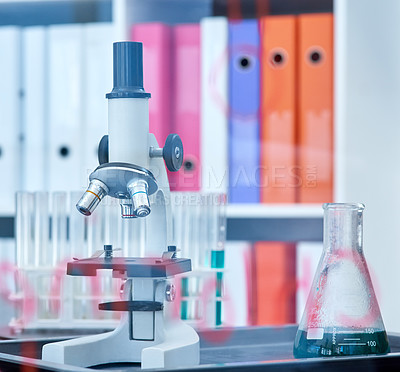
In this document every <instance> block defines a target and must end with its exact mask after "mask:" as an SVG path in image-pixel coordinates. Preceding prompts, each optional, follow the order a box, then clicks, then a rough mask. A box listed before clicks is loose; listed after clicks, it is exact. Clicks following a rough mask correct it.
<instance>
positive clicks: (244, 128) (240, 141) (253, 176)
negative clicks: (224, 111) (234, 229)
mask: <svg viewBox="0 0 400 372" xmlns="http://www.w3.org/2000/svg"><path fill="white" fill-rule="evenodd" d="M259 43H260V37H259V29H258V21H257V20H243V21H231V22H229V107H230V110H229V134H230V141H229V142H230V143H229V201H230V202H231V203H258V202H259V201H260V191H259V184H260V179H259V178H260V176H259V173H260V172H259V171H260V169H259V167H260V135H259V132H260V115H259V107H260V62H259Z"/></svg>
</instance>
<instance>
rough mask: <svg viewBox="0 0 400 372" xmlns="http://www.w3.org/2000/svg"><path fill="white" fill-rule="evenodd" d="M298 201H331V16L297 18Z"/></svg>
mask: <svg viewBox="0 0 400 372" xmlns="http://www.w3.org/2000/svg"><path fill="white" fill-rule="evenodd" d="M297 31H298V40H299V47H298V57H297V60H298V72H299V75H298V81H299V90H298V92H299V95H298V98H299V105H298V125H299V136H298V146H299V147H298V150H299V152H298V156H299V158H298V160H299V169H300V180H301V186H300V187H299V189H298V190H299V193H298V201H299V202H301V203H323V202H331V201H332V200H333V15H332V14H304V15H300V16H299V17H298V28H297Z"/></svg>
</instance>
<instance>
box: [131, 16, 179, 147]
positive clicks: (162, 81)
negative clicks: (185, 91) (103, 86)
mask: <svg viewBox="0 0 400 372" xmlns="http://www.w3.org/2000/svg"><path fill="white" fill-rule="evenodd" d="M131 40H132V41H140V42H142V43H143V66H144V70H143V74H144V77H143V80H144V88H145V90H146V91H147V92H150V93H151V99H150V101H149V121H150V133H153V134H154V135H155V136H156V139H157V142H158V144H159V146H160V147H162V146H164V143H165V140H166V138H167V136H168V134H170V133H171V132H172V130H171V111H172V110H171V106H172V87H171V84H172V78H171V67H172V66H171V64H172V61H171V48H172V36H171V28H170V27H169V26H168V25H164V24H162V23H142V24H136V25H133V26H132V29H131Z"/></svg>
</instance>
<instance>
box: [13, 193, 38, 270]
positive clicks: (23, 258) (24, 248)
mask: <svg viewBox="0 0 400 372" xmlns="http://www.w3.org/2000/svg"><path fill="white" fill-rule="evenodd" d="M16 211H17V214H16V248H17V249H16V263H17V266H18V268H20V269H23V268H27V267H29V266H31V265H32V263H33V262H35V258H34V255H35V251H34V239H33V234H32V233H33V218H34V195H33V194H32V193H30V192H18V193H17V195H16Z"/></svg>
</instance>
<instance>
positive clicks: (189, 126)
mask: <svg viewBox="0 0 400 372" xmlns="http://www.w3.org/2000/svg"><path fill="white" fill-rule="evenodd" d="M173 35H174V36H173V37H174V48H173V61H174V65H173V76H174V84H173V86H174V90H175V91H174V102H173V110H172V111H173V112H172V118H173V128H174V132H175V133H177V134H179V135H180V137H181V138H182V142H183V148H184V158H183V165H182V168H181V169H180V170H179V171H178V172H176V173H173V174H171V175H172V176H173V178H172V179H171V180H172V185H171V189H172V190H174V191H198V190H200V177H201V171H200V25H199V24H182V25H177V26H175V27H174V28H173Z"/></svg>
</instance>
